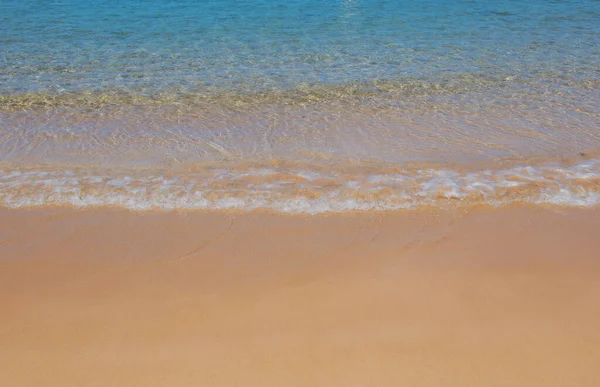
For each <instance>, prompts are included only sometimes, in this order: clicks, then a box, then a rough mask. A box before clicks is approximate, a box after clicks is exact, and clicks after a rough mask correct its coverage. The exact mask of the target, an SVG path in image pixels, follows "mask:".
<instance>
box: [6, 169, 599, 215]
mask: <svg viewBox="0 0 600 387" xmlns="http://www.w3.org/2000/svg"><path fill="white" fill-rule="evenodd" d="M340 176H341V175H340V174H336V173H323V172H322V171H311V170H277V169H249V170H243V169H240V168H237V169H235V170H227V169H220V170H202V171H195V172H188V173H181V174H169V175H167V174H165V175H159V174H157V173H153V174H148V175H144V174H143V173H140V172H138V173H132V172H131V171H128V172H122V173H121V172H118V171H111V172H110V174H109V173H101V172H100V171H92V170H66V171H47V170H37V171H35V170H21V171H20V170H1V171H0V205H2V206H5V207H12V208H20V207H39V206H53V205H54V206H55V205H70V206H75V207H97V206H115V207H121V208H128V209H131V210H139V211H147V210H175V209H179V210H229V209H236V210H243V211H251V210H257V209H266V210H273V211H277V212H285V213H294V214H296V213H304V214H318V213H326V212H345V211H373V210H399V209H409V208H418V207H420V206H439V207H456V206H471V205H478V204H487V205H492V206H501V205H507V204H510V203H532V204H549V205H558V206H572V207H592V206H597V205H599V204H600V160H590V161H586V162H582V163H579V164H574V165H558V164H548V165H544V166H536V167H533V166H520V167H514V168H508V169H501V170H492V169H488V170H482V171H477V172H460V171H456V170H448V169H433V168H429V169H420V170H416V171H400V172H398V171H395V172H394V173H370V174H366V173H365V174H360V173H355V174H352V175H349V174H344V176H345V177H344V178H341V177H340Z"/></svg>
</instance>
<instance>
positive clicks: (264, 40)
mask: <svg viewBox="0 0 600 387" xmlns="http://www.w3.org/2000/svg"><path fill="white" fill-rule="evenodd" d="M599 26H600V2H599V1H597V0H565V1H546V0H505V1H483V0H472V1H460V0H459V1H444V0H425V1H417V0H408V1H383V0H369V1H367V0H332V1H317V0H288V1H283V0H269V1H266V0H241V1H240V0H237V1H234V0H217V1H191V0H182V1H166V0H148V1H138V0H122V1H93V2H92V1H83V0H80V1H74V0H63V1H33V0H29V1H28V0H20V1H16V0H3V1H2V2H0V167H2V168H3V169H2V171H3V172H2V176H4V178H2V179H0V202H1V203H3V204H4V205H34V204H35V205H46V204H48V205H50V204H57V203H58V204H68V203H71V204H75V203H78V204H77V205H83V204H85V203H84V202H85V200H84V199H81V197H82V196H81V195H83V194H78V195H79V196H78V197H80V199H77V200H75V199H73V197H72V195H71V194H72V189H76V190H77V189H82V188H81V184H84V183H85V181H87V180H85V179H84V178H86V177H90V176H96V177H97V178H98V179H100V180H98V182H97V183H94V184H95V185H94V184H92V186H94V187H96V188H94V190H96V191H97V190H100V191H102V195H101V196H97V195H96V196H94V195H92V196H93V197H94V198H95V199H93V200H92V199H91V198H92V196H90V197H89V198H88V199H89V203H90V205H92V204H93V205H119V204H118V203H121V204H120V205H123V203H124V202H123V201H120V202H119V200H120V199H119V200H117V199H116V198H119V197H121V198H122V197H127V198H129V199H127V203H129V204H128V205H127V206H128V207H130V208H137V207H140V208H142V207H143V208H179V207H181V208H198V207H202V206H200V205H198V203H200V201H199V199H198V197H197V195H201V196H202V195H204V196H206V195H209V196H210V197H212V198H214V200H213V201H210V200H209V201H208V202H206V203H208V204H206V205H204V207H202V208H212V207H211V206H213V205H212V204H211V203H216V202H217V201H218V200H221V199H223V198H228V197H232V196H235V197H238V198H242V199H240V200H241V202H240V203H242V204H239V205H238V204H236V205H235V207H236V208H238V207H239V208H246V207H247V208H271V209H276V208H279V207H277V206H278V204H277V203H283V202H282V200H284V201H285V200H288V199H290V200H292V199H293V200H304V199H306V200H308V201H306V203H309V204H306V205H305V207H306V206H308V207H306V208H308V209H305V210H303V212H315V211H311V210H310V208H311V207H310V206H312V205H313V204H314V203H313V202H311V201H310V200H312V199H310V200H309V199H307V197H308V196H307V195H308V194H307V193H306V192H307V191H306V190H307V189H308V190H309V191H310V190H312V191H311V192H313V191H315V190H317V191H319V192H320V193H321V194H324V193H325V192H328V193H327V194H328V195H329V197H328V199H327V201H328V203H338V202H337V201H336V200H338V199H339V203H342V202H343V203H348V197H347V196H348V195H349V194H348V192H347V190H346V191H344V192H345V193H344V194H342V193H340V192H341V191H339V192H338V191H335V190H334V191H328V190H326V189H323V187H321V186H320V185H319V184H317V183H315V184H316V185H314V186H310V184H312V183H310V184H309V182H310V181H312V180H306V179H302V178H300V180H298V179H292V178H290V176H294V175H295V174H297V173H300V172H298V171H304V172H302V173H305V174H306V173H309V174H315V173H321V174H322V173H325V174H327V173H329V175H331V176H333V175H335V176H337V177H336V183H335V184H339V185H340V186H343V187H351V188H352V187H354V188H352V189H355V188H356V189H357V190H358V191H356V192H357V193H355V194H352V195H354V196H356V195H358V196H359V197H360V200H359V201H360V202H361V203H363V204H361V206H358V205H356V206H355V207H352V205H348V206H346V207H347V208H349V209H353V208H354V209H370V208H379V207H377V205H375V204H373V203H375V200H376V201H377V203H379V204H381V203H384V204H385V203H388V204H389V206H387V207H386V205H383V206H380V207H381V208H404V207H406V206H405V205H404V204H402V205H396V204H397V202H398V200H397V197H398V196H402V195H407V197H408V199H407V200H405V201H404V202H402V203H411V205H418V204H419V203H421V202H423V203H425V202H426V201H425V200H421V199H419V198H421V197H422V195H421V196H419V195H420V194H419V193H418V192H425V191H426V192H429V191H428V190H429V188H428V187H431V184H434V183H435V182H437V183H440V182H441V181H442V180H440V179H437V178H434V177H432V179H433V180H431V179H429V180H427V179H422V177H423V176H428V175H427V172H424V171H431V170H435V171H445V172H444V173H446V172H448V171H450V172H449V173H450V175H452V173H457V174H458V175H456V176H458V177H457V179H458V180H456V181H454V180H452V181H453V184H458V185H459V186H461V187H463V186H464V187H466V186H469V184H470V183H469V184H466V183H464V181H463V182H462V183H461V181H462V180H460V179H463V178H467V176H471V177H469V179H473V178H474V177H473V176H479V177H480V178H481V179H482V184H483V183H484V182H483V180H485V178H484V175H485V173H484V172H485V171H491V172H490V173H492V174H494V176H505V174H504V172H502V171H512V170H513V168H520V167H519V166H522V167H525V168H528V167H535V168H538V169H536V170H535V171H534V172H532V174H533V175H535V176H538V177H539V179H550V181H554V182H558V183H557V184H555V185H551V187H554V188H552V189H551V191H552V192H551V194H548V189H550V188H549V187H548V186H547V184H546V183H548V181H543V180H539V181H538V180H535V179H534V180H535V181H536V183H535V184H533V186H531V184H529V183H528V185H527V189H526V190H525V191H526V193H525V191H523V192H522V191H519V192H520V193H519V194H516V193H514V192H513V193H511V194H510V195H511V196H510V198H509V199H510V200H509V199H506V200H504V201H511V202H512V201H515V199H514V197H515V195H516V197H517V198H521V199H522V200H523V201H530V202H531V201H542V202H543V201H546V202H552V203H554V202H558V201H560V202H561V203H571V202H572V203H574V204H577V205H581V203H585V204H586V205H589V204H594V205H595V201H594V200H595V199H593V198H595V197H596V196H594V195H596V192H600V188H598V184H597V183H598V181H599V180H598V179H599V178H600V175H598V176H596V175H594V174H593V173H592V172H594V171H595V169H597V166H596V164H594V163H592V164H587V163H589V162H590V161H589V160H590V158H593V157H595V155H597V154H598V150H599V149H600V129H599V128H600V104H599V102H598V101H600V27H599ZM551 165H554V166H555V167H551ZM590 165H591V166H590ZM107 167H110V168H111V170H107V169H106V168H107ZM553 168H555V169H556V168H558V170H560V171H564V170H570V169H569V168H584V169H586V171H588V172H587V173H588V175H586V176H587V177H586V179H585V182H584V183H585V184H584V183H582V182H581V181H580V180H581V177H577V179H579V180H577V181H575V180H573V179H575V178H574V177H573V176H574V175H572V174H568V173H567V174H564V173H562V172H556V174H555V175H553V176H552V177H548V176H547V175H548V173H549V172H548V171H549V170H554V169H553ZM117 170H118V173H117V172H116V171H117ZM232 170H235V171H236V172H235V173H236V174H238V175H239V174H241V175H244V176H255V175H253V174H252V173H249V172H250V171H255V170H269V171H275V172H273V173H274V174H275V176H279V177H281V179H282V180H281V181H272V180H273V179H272V178H269V179H267V180H268V181H265V180H264V176H263V175H261V176H263V177H260V178H258V177H257V178H256V179H258V180H256V181H251V182H248V181H247V179H243V180H244V182H243V184H242V183H241V182H240V181H239V179H234V178H231V176H232V175H231V173H232V172H231V171H232ZM111 171H112V173H113V174H115V176H113V177H114V178H115V179H117V175H118V176H120V177H118V178H121V177H123V176H130V178H131V180H132V181H136V183H135V187H133V186H132V187H127V186H120V187H118V189H117V188H115V187H113V186H112V185H110V184H109V185H106V184H107V182H108V181H111V179H112V178H111V176H110V173H109V175H107V173H108V172H111ZM190 171H193V173H192V172H190ZM215 171H221V172H218V173H217V172H215ZM407 171H408V172H407ZM452 171H454V172H452ZM26 173H30V174H31V173H33V175H27V174H26ZM37 173H42V176H43V174H44V173H52V176H53V178H52V182H53V184H51V185H50V186H51V189H49V190H46V191H48V192H46V191H44V190H41V191H40V192H42V193H40V192H37V193H36V189H34V188H31V187H29V188H28V186H27V184H26V183H31V181H29V182H28V181H27V176H38V175H36V174H37ZM69 173H70V174H71V175H69ZM73 173H75V174H76V175H78V176H79V177H80V178H81V179H76V178H75V177H73V175H72V174H73ZM407 173H408V174H409V175H410V176H412V177H410V178H407V180H406V181H405V183H404V184H407V185H406V186H404V185H402V184H400V183H399V180H394V181H395V183H394V184H395V185H394V186H393V189H392V191H393V192H391V193H390V192H388V191H389V190H386V189H385V187H384V188H381V187H379V186H377V187H379V188H377V187H375V186H374V185H373V184H370V183H369V184H363V183H364V182H368V181H370V180H369V179H370V178H371V177H373V176H381V175H382V174H383V175H386V176H387V175H390V176H392V175H393V176H397V175H399V174H400V175H402V176H405V175H406V174H407ZM440 173H441V172H440ZM473 173H475V174H474V175H473ZM519 173H520V172H519ZM594 173H595V172H594ZM157 174H158V175H160V176H163V177H165V176H171V179H174V180H172V181H177V182H180V183H181V184H183V185H182V186H181V187H180V186H177V187H179V188H176V189H175V191H177V192H179V193H180V196H178V197H177V198H174V197H173V196H172V195H171V196H168V195H167V196H165V197H164V198H161V199H160V200H158V199H157V200H156V201H152V200H150V201H146V202H144V200H142V199H141V198H140V196H139V195H137V194H136V192H138V193H139V191H135V189H142V190H144V189H145V190H146V191H147V192H150V191H152V192H154V193H155V194H156V192H158V191H156V189H157V188H156V187H157V186H156V185H152V184H154V183H151V181H154V180H152V179H153V178H155V176H154V175H157ZM194 174H195V175H194ZM403 174H404V175H403ZM423 174H424V175H423ZM192 175H194V176H195V178H197V179H208V180H206V181H212V180H210V179H217V180H219V179H221V180H225V181H227V184H225V185H224V186H221V185H219V186H218V187H216V186H214V185H211V184H212V183H210V184H208V186H204V188H202V187H201V186H199V185H193V187H192V185H189V184H188V186H187V187H188V188H187V189H183V188H182V187H184V186H186V185H185V184H184V183H183V182H184V181H188V180H190V179H191V177H190V176H192ZM6 176H8V177H6ZM19 176H21V177H19ZM60 176H63V178H62V179H61V178H60ZM153 176H154V177H153ZM216 176H217V177H216ZM218 176H220V177H218ZM236 176H237V175H236ZM578 176H579V175H578ZM165 178H166V177H165ZM186 179H187V180H186ZM435 179H437V180H435ZM536 179H537V177H536ZM42 180H44V179H42ZM275 180H276V179H275ZM317 180H318V179H317ZM509 180H510V179H509ZM94 181H95V180H94ZM356 182H363V183H361V184H359V185H360V187H362V188H360V189H359V188H358V187H359V185H356V184H358V183H356ZM415 182H417V183H415ZM88 183H89V181H88V182H87V183H86V184H88ZM188 183H189V181H188ZM330 183H331V182H330ZM463 183H464V184H463ZM530 183H531V182H530ZM89 184H91V183H89ZM219 184H220V183H219ZM265 184H266V185H265ZM269 184H270V185H269ZM306 184H308V185H309V186H310V187H309V188H307V187H306ZM331 184H333V183H331ZM335 184H334V185H335ZM347 184H350V186H347ZM415 184H416V185H419V184H421V185H423V184H424V186H423V187H421V188H423V190H424V191H423V190H421V189H415V188H414V187H415ZM428 184H429V185H428ZM486 184H487V183H486ZM502 184H503V183H501V184H500V185H498V184H495V185H494V187H501V186H502ZM506 184H509V183H506ZM553 184H554V183H553ZM97 185H101V186H102V187H99V186H97ZM258 186H260V187H262V188H260V189H258V188H256V187H258ZM68 187H70V188H68ZM73 187H74V188H73ZM111 187H113V188H114V189H113V188H111ZM140 187H141V188H140ZM265 187H267V188H265ZM282 187H285V189H284V188H282ZM448 187H450V186H448V184H446V183H443V184H442V186H440V187H438V188H435V189H434V190H433V191H431V192H438V193H439V192H441V193H439V195H438V194H435V195H433V194H432V195H433V197H437V196H439V197H440V198H442V199H443V200H446V199H447V198H448V195H450V196H451V197H454V196H452V195H451V194H448V192H450V191H448V189H450V188H448ZM479 187H482V185H479ZM532 187H533V188H532ZM536 187H537V188H536ZM565 187H567V188H565ZM573 187H575V188H573ZM38 188H39V187H38ZM67 188H68V189H67ZM88 188H89V187H88ZM563 188H565V189H567V191H568V195H567V196H568V197H573V198H575V199H573V200H572V201H571V202H570V201H569V200H566V199H565V200H562V199H561V200H558V199H556V198H558V197H567V196H565V195H566V194H565V191H564V190H563V191H561V189H563ZM171 189H172V187H171V188H169V189H167V191H169V190H171ZM344 189H345V188H344ZM532 189H533V190H534V191H535V189H537V191H535V192H533V193H532V191H531V190H532ZM68 190H71V191H68ZM67 191H68V192H67ZM96 191H94V192H96ZM146 191H144V192H146ZM159 191H160V190H159ZM209 191H210V192H209ZM43 192H45V193H43ZM69 192H71V193H69ZM124 192H125V193H124ZM169 192H171V191H169ZM234 192H235V194H234ZM336 192H337V193H336ZM373 192H377V194H376V195H375V196H376V199H374V196H373ZM386 192H387V194H386ZM482 192H483V191H482ZM486 192H487V191H486ZM486 192H483V193H480V194H478V195H479V196H481V197H487V198H489V197H491V196H490V195H489V192H487V193H486ZM503 192H504V191H503ZM321 194H319V195H317V196H319V197H321V196H320V195H321ZM40 195H41V196H40ZM69 195H71V196H69ZM119 195H121V196H119ZM123 195H125V196H123ZM136 195H137V196H136ZM169 195H170V194H169ZM194 195H196V196H194ZM211 195H212V196H211ZM257 195H258V196H257ZM352 195H350V196H352ZM386 195H387V196H386ZM393 195H395V196H394V197H392V196H393ZM428 195H429V194H427V195H426V196H427V198H428V199H427V200H428V203H430V202H431V201H432V200H433V199H431V197H432V196H431V195H429V196H428ZM436 195H437V196H436ZM519 195H521V196H519ZM553 195H554V196H553ZM557 195H558V196H557ZM560 195H563V196H560ZM569 195H570V196H569ZM83 196H84V197H85V195H83ZM204 196H203V197H204ZM455 196H456V197H455V199H456V200H457V201H458V202H461V203H464V202H465V200H464V195H463V196H461V195H455ZM467 196H468V195H467ZM492 196H494V195H492ZM256 197H260V200H258V201H257V200H254V199H252V198H256ZM494 197H495V199H494V201H495V202H498V200H499V199H498V196H497V195H496V196H494ZM61 198H62V199H61ZM282 198H283V199H282ZM298 198H300V199H298ZM302 198H304V199H302ZM394 198H395V199H394ZM527 198H528V199H527ZM532 198H533V199H532ZM541 198H546V199H543V200H542V199H541ZM548 198H554V199H548ZM590 198H591V199H590ZM246 199H247V201H244V200H246ZM211 200H212V199H211ZM403 200H404V199H403ZM420 200H421V201H420ZM440 200H441V199H440ZM500 201H502V200H500ZM246 202H247V203H254V204H248V205H245V204H244V203H246ZM24 203H25V204H24ZM27 203H29V204H27ZM82 203H83V204H82ZM143 203H146V204H143ZM148 203H150V204H148ZM152 203H155V204H152ZM165 203H171V204H170V205H168V204H165ZM174 203H180V205H175V204H174ZM194 203H196V204H194ZM203 203H204V202H203ZM257 203H263V204H260V205H259V204H257ZM310 203H313V204H310ZM339 203H338V204H339ZM357 203H358V202H357ZM364 203H367V204H364ZM390 203H391V204H390ZM394 203H396V204H394ZM379 204H378V205H379ZM314 205H315V206H316V204H314ZM215 206H216V205H215ZM215 206H213V207H215ZM216 207H218V208H222V207H223V206H221V207H219V206H216ZM216 207H215V208H216ZM225 207H227V206H225ZM346 207H344V206H341V205H338V206H337V207H336V205H330V206H329V207H327V206H325V207H323V208H329V210H331V209H336V208H338V209H339V208H346ZM315 208H316V207H315ZM319 208H321V207H319ZM323 211H328V210H327V209H324V210H323ZM316 212H320V210H319V211H316Z"/></svg>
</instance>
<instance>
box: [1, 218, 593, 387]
mask: <svg viewBox="0 0 600 387" xmlns="http://www.w3.org/2000/svg"><path fill="white" fill-rule="evenodd" d="M599 278H600V210H556V209H541V208H533V207H513V208H506V209H501V210H491V209H478V210H471V211H469V212H468V213H464V212H458V211H455V212H452V211H439V210H421V211H414V212H400V213H395V214H383V213H378V214H353V215H352V214H349V215H336V216H319V217H288V216H281V215H270V214H224V213H222V214H218V213H148V214H134V213H129V212H122V211H116V210H107V209H103V210H94V211H92V210H90V211H74V210H69V209H54V210H30V211H29V210H0V313H1V317H0V386H7V387H20V386H57V387H58V386H61V387H63V386H103V387H104V386H130V387H135V386H169V387H176V386H261V387H262V386H345V387H350V386H440V387H441V386H461V387H462V386H511V387H514V386H527V387H532V386H544V387H549V386H577V387H584V386H600V280H599Z"/></svg>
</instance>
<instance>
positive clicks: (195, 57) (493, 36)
mask: <svg viewBox="0 0 600 387" xmlns="http://www.w3.org/2000/svg"><path fill="white" fill-rule="evenodd" d="M599 25H600V2H598V1H596V0H564V1H548V0H506V1H484V0H470V1H465V0H459V1H447V0H425V1H421V0H420V1H417V0H408V1H386V0H332V1H321V0H217V1H191V0H183V1H166V0H148V1H139V0H123V1H106V0H101V1H85V0H79V1H75V0H63V1H33V0H18V1H17V0H3V1H2V2H1V4H0V47H1V48H2V49H1V51H0V52H1V53H0V91H1V92H2V94H8V93H22V92H31V91H39V90H50V91H53V92H61V91H65V90H67V91H83V90H110V89H120V90H122V89H125V90H130V89H133V90H136V91H139V92H144V93H149V94H152V93H156V92H158V91H160V90H165V89H175V88H178V89H179V90H186V89H187V90H197V89H198V88H199V87H203V86H210V87H216V88H228V89H229V88H232V89H240V90H244V91H252V90H259V89H271V88H275V89H280V88H287V87H294V86H296V85H299V84H309V85H313V84H345V83H348V82H352V81H358V82H364V81H373V80H398V79H402V78H413V77H416V78H424V79H428V78H431V77H442V78H445V77H450V76H453V75H464V74H477V75H482V76H485V77H490V78H492V79H504V78H506V77H509V76H510V77H523V78H530V77H535V76H537V75H539V74H543V75H544V76H546V77H552V76H555V77H561V78H562V77H566V78H569V79H589V78H592V79H597V78H598V76H599V71H600V70H599V69H600V66H599V64H600V28H599Z"/></svg>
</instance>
